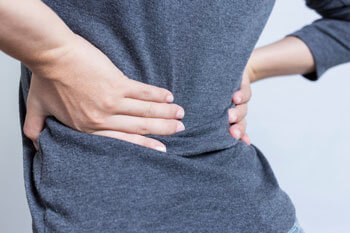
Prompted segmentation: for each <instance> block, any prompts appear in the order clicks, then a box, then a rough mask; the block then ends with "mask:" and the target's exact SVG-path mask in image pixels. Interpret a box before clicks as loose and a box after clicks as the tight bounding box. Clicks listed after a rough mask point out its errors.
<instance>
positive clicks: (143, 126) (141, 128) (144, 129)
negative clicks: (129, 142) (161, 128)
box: [136, 122, 149, 135]
mask: <svg viewBox="0 0 350 233" xmlns="http://www.w3.org/2000/svg"><path fill="white" fill-rule="evenodd" d="M147 125H148V124H146V122H145V124H141V125H139V126H138V127H137V128H136V133H137V134H140V135H144V134H148V133H149V129H148V127H147Z"/></svg>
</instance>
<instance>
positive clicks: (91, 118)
mask: <svg viewBox="0 0 350 233" xmlns="http://www.w3.org/2000/svg"><path fill="white" fill-rule="evenodd" d="M86 122H87V123H88V125H91V126H93V127H98V126H101V125H102V124H103V123H104V118H103V117H102V116H101V114H100V113H99V112H98V111H90V112H89V113H88V114H87V115H86Z"/></svg>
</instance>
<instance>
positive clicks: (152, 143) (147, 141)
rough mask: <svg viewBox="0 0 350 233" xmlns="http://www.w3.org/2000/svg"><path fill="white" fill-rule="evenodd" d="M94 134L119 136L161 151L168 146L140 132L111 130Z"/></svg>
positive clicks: (121, 138)
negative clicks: (139, 133) (130, 132)
mask: <svg viewBox="0 0 350 233" xmlns="http://www.w3.org/2000/svg"><path fill="white" fill-rule="evenodd" d="M92 134H95V135H100V136H106V137H111V138H117V139H120V140H124V141H128V142H131V143H135V144H138V145H140V146H144V147H148V148H151V149H154V150H158V151H161V152H166V146H165V145H164V144H163V143H161V142H160V141H158V140H156V139H153V138H148V137H145V136H142V135H138V134H129V133H124V132H118V131H111V130H105V131H96V132H93V133H92Z"/></svg>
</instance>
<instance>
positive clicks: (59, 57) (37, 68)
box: [24, 33, 81, 78]
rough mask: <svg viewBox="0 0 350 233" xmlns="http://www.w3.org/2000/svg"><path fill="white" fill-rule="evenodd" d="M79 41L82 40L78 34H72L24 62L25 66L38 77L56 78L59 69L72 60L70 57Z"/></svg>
mask: <svg viewBox="0 0 350 233" xmlns="http://www.w3.org/2000/svg"><path fill="white" fill-rule="evenodd" d="M79 40H81V38H80V37H79V36H78V35H77V34H75V33H71V34H69V36H67V37H65V40H64V41H62V42H60V43H56V45H55V46H52V47H51V48H49V49H45V50H43V51H41V52H38V53H37V55H36V56H35V57H33V58H32V59H31V60H29V61H24V64H25V65H27V66H28V68H29V69H30V70H31V71H32V72H33V73H35V74H37V75H38V76H41V77H45V78H54V77H55V74H54V73H55V71H56V69H57V67H60V66H63V65H64V63H67V61H68V60H69V59H71V58H69V57H71V55H72V53H73V51H74V49H76V48H77V43H78V41H79Z"/></svg>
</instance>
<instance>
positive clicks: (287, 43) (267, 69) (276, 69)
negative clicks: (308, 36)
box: [246, 36, 315, 82]
mask: <svg viewBox="0 0 350 233" xmlns="http://www.w3.org/2000/svg"><path fill="white" fill-rule="evenodd" d="M246 69H247V70H246V71H247V72H248V73H249V77H250V80H251V82H255V81H258V80H261V79H264V78H269V77H275V76H280V75H291V74H305V73H310V72H312V71H313V70H314V69H315V62H314V59H313V57H312V54H311V52H310V50H309V48H308V47H307V46H306V45H305V43H304V42H303V41H301V40H300V39H298V38H296V37H292V36H288V37H286V38H284V39H282V40H279V41H277V42H275V43H272V44H269V45H267V46H263V47H261V48H257V49H255V50H254V51H253V53H252V55H251V58H250V59H249V62H248V66H247V68H246Z"/></svg>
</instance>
